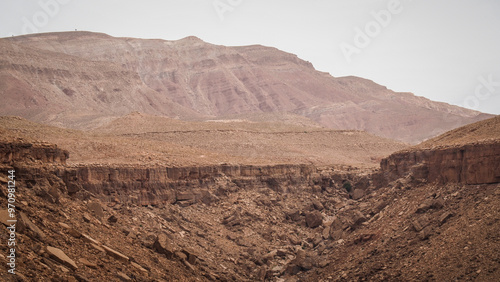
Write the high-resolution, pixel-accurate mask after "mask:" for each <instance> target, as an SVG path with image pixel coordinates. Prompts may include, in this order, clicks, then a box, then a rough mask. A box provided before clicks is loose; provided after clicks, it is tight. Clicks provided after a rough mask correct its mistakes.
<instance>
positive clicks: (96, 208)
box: [87, 201, 104, 220]
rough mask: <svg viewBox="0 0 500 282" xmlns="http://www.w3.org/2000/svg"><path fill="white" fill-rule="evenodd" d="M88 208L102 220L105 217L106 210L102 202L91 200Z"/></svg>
mask: <svg viewBox="0 0 500 282" xmlns="http://www.w3.org/2000/svg"><path fill="white" fill-rule="evenodd" d="M87 208H88V209H89V211H90V212H91V213H92V214H93V215H94V216H95V217H96V218H97V219H99V220H101V219H102V218H103V217H104V211H103V210H102V206H101V204H99V203H98V202H94V201H92V202H89V203H88V204H87Z"/></svg>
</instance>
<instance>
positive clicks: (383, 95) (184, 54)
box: [0, 32, 492, 144]
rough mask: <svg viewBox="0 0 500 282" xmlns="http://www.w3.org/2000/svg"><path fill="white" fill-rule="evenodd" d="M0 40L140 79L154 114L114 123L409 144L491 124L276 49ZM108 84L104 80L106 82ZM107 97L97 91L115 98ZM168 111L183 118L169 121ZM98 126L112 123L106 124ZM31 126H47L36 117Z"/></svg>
mask: <svg viewBox="0 0 500 282" xmlns="http://www.w3.org/2000/svg"><path fill="white" fill-rule="evenodd" d="M2 40H5V41H6V42H9V43H11V44H14V45H16V46H17V45H19V46H23V47H30V48H31V49H30V50H34V51H35V52H36V50H49V51H51V52H55V53H53V54H54V56H56V55H55V54H66V55H71V56H73V57H77V58H82V59H85V60H87V61H92V62H101V63H107V64H111V65H113V66H114V67H116V68H117V69H119V68H121V69H123V71H128V72H130V73H131V74H130V75H132V76H134V75H133V74H134V73H135V74H137V76H138V79H139V80H137V78H134V81H135V82H133V84H134V85H135V87H136V88H137V87H138V86H137V85H140V86H141V87H139V88H140V89H136V90H135V91H136V92H139V93H143V95H142V97H144V99H143V100H146V101H148V100H149V104H150V106H151V107H148V106H147V104H148V102H145V101H143V102H142V103H143V104H144V103H145V104H146V105H144V106H143V108H142V109H141V108H138V107H134V106H130V105H129V106H127V105H122V109H121V110H117V111H115V112H114V113H113V115H112V116H113V118H115V117H119V116H123V115H125V114H127V113H129V112H133V111H141V112H145V113H147V114H162V115H165V116H169V117H175V116H177V117H178V118H181V119H185V118H192V117H196V118H201V117H205V118H209V119H212V118H218V117H224V116H231V115H238V114H250V113H254V114H258V113H271V112H289V113H293V114H298V115H301V116H305V117H307V118H309V119H311V120H313V121H315V122H317V123H319V124H321V125H323V126H325V127H328V128H332V129H353V130H365V131H367V132H369V133H372V134H376V135H379V136H382V137H386V138H392V139H396V140H400V141H404V142H408V143H413V144H415V143H418V142H420V141H422V140H425V139H428V138H431V137H433V136H436V135H438V134H440V133H442V132H445V131H447V130H449V129H452V128H456V127H459V126H461V125H464V124H467V123H472V122H475V121H478V120H482V119H485V118H488V117H491V116H492V115H488V114H482V113H479V112H476V111H472V110H467V109H463V108H460V107H457V106H451V105H448V104H446V103H441V102H434V101H431V100H428V99H426V98H423V97H418V96H414V95H413V94H411V93H396V92H393V91H391V90H389V89H387V88H386V87H385V86H381V85H378V84H376V83H374V82H373V81H371V80H368V79H363V78H358V77H354V76H348V77H339V78H335V77H333V76H330V75H329V74H326V73H323V72H319V71H316V70H315V69H314V67H313V65H312V64H311V63H310V62H307V61H304V60H302V59H300V58H298V57H297V56H296V55H294V54H290V53H286V52H283V51H280V50H278V49H276V48H274V47H265V46H261V45H249V46H237V47H227V46H222V45H214V44H210V43H206V42H204V41H203V40H201V39H199V38H196V37H192V36H191V37H186V38H183V39H180V40H175V41H166V40H161V39H135V38H128V37H124V38H116V37H111V36H109V35H106V34H94V33H91V32H63V33H47V34H37V35H29V36H19V37H13V38H6V39H2ZM49 57H50V56H49ZM3 68H4V69H5V68H8V66H7V67H3ZM77 69H78V68H75V71H76V70H77ZM96 71H99V70H96ZM21 72H22V71H21ZM23 75H25V74H23V73H21V74H19V75H18V76H23ZM105 76H106V73H104V74H103V77H105ZM4 79H5V78H4ZM116 79H118V80H119V79H120V77H119V75H115V76H113V75H111V76H110V77H106V80H107V81H113V80H116ZM130 80H132V79H130ZM48 83H49V84H50V81H49V82H48ZM87 83H88V82H87ZM92 83H93V82H91V84H92ZM121 84H122V85H123V87H122V88H123V89H128V88H130V86H126V83H124V82H123V81H122V82H121ZM69 86H71V85H69ZM91 86H92V85H89V86H88V87H87V89H79V90H78V91H80V92H81V91H83V92H85V91H87V92H89V93H90V92H92V93H93V94H94V95H106V94H102V93H101V94H99V93H97V94H96V93H95V92H96V91H95V90H93V89H89V88H92V87H91ZM66 88H69V89H72V88H71V87H66ZM81 88H82V87H81ZM101 88H103V89H105V88H106V87H101ZM108 88H110V89H109V90H107V89H105V91H101V92H109V91H111V92H112V91H113V90H114V89H115V88H111V87H109V86H108ZM63 90H64V89H63ZM72 90H73V89H72ZM56 91H57V89H56ZM73 91H77V90H73ZM97 92H99V91H97ZM144 93H145V94H144ZM115 94H116V93H115ZM119 94H120V93H119ZM58 95H61V93H59V94H58ZM139 96H140V95H139ZM141 99H142V98H141ZM53 103H54V102H53ZM103 103H104V104H105V102H103ZM163 104H169V105H170V106H167V107H165V106H162V105H163ZM89 105H90V104H89ZM155 106H156V109H155ZM177 106H179V107H177ZM91 108H92V107H91ZM125 108H127V109H126V110H125ZM165 108H166V109H165ZM175 109H177V110H179V109H182V110H180V111H177V113H173V111H174V110H175ZM127 111H128V112H127ZM0 112H2V111H0ZM21 112H22V109H21ZM9 114H13V113H9ZM14 114H17V115H22V114H19V113H14ZM95 115H97V116H99V115H100V114H99V113H96V114H95ZM62 116H64V114H63V115H62ZM103 119H106V121H109V120H110V119H109V118H107V117H104V118H103ZM56 120H58V122H59V123H60V124H59V125H65V124H64V121H62V120H65V118H64V117H60V118H56ZM37 121H42V122H47V120H43V118H39V119H38V120H37ZM66 123H68V124H69V126H70V127H74V128H81V127H82V125H80V123H78V122H76V123H77V125H76V126H75V125H74V124H71V123H72V122H66ZM68 124H66V126H68ZM102 124H103V122H99V123H98V124H96V123H91V124H90V125H85V126H83V127H87V128H93V127H96V126H99V125H102Z"/></svg>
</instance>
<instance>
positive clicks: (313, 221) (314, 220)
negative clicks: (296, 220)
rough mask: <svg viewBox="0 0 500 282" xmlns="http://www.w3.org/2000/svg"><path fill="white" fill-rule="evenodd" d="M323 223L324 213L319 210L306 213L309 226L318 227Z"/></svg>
mask: <svg viewBox="0 0 500 282" xmlns="http://www.w3.org/2000/svg"><path fill="white" fill-rule="evenodd" d="M321 224H323V215H322V214H321V213H320V212H319V211H313V212H309V213H307V214H306V225H307V227H309V228H316V227H318V226H320V225H321Z"/></svg>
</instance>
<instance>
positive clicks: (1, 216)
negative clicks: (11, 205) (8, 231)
mask: <svg viewBox="0 0 500 282" xmlns="http://www.w3.org/2000/svg"><path fill="white" fill-rule="evenodd" d="M9 220H15V218H11V217H10V216H9V211H8V210H0V222H2V223H3V224H4V225H5V226H9V225H10V224H11V223H9V222H8V221H9Z"/></svg>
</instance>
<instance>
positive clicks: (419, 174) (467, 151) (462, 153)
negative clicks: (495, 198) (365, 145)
mask: <svg viewBox="0 0 500 282" xmlns="http://www.w3.org/2000/svg"><path fill="white" fill-rule="evenodd" d="M380 165H381V169H382V172H383V173H384V174H385V176H386V177H387V180H389V181H392V180H395V179H398V178H401V177H405V176H406V175H408V174H410V175H412V176H413V177H414V178H416V179H425V180H427V181H429V182H438V183H441V184H443V183H464V184H487V183H498V182H500V143H499V142H490V143H477V144H467V145H463V146H456V147H451V148H450V147H448V148H440V149H439V148H438V149H421V150H414V151H405V152H399V153H395V154H392V155H391V156H389V157H388V158H385V159H383V160H382V161H381V164H380Z"/></svg>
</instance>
